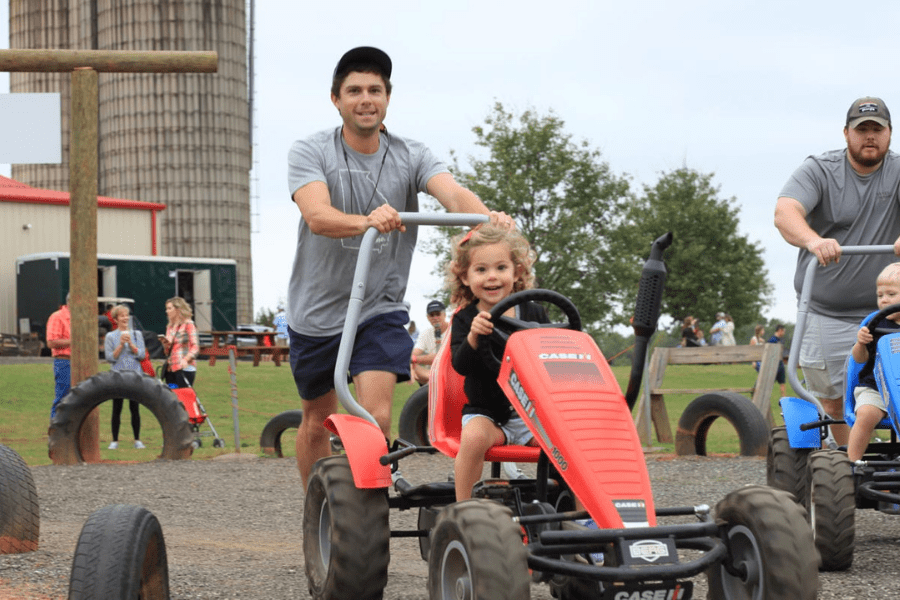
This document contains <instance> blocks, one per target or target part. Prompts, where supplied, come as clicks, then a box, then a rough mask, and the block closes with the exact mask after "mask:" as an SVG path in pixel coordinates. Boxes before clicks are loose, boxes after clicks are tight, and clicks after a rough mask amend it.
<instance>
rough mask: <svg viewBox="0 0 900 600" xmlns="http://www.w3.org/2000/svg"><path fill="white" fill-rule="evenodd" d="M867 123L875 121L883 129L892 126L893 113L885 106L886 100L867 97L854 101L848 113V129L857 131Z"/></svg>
mask: <svg viewBox="0 0 900 600" xmlns="http://www.w3.org/2000/svg"><path fill="white" fill-rule="evenodd" d="M866 121H875V122H876V123H878V124H879V125H881V126H882V127H890V126H891V111H889V110H888V107H887V106H885V104H884V100H882V99H881V98H874V97H871V96H866V97H865V98H859V99H857V100H854V101H853V104H851V105H850V110H848V111H847V127H849V128H850V129H856V127H857V126H858V125H859V124H860V123H864V122H866Z"/></svg>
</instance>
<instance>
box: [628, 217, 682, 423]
mask: <svg viewBox="0 0 900 600" xmlns="http://www.w3.org/2000/svg"><path fill="white" fill-rule="evenodd" d="M671 244H672V232H671V231H670V232H669V233H667V234H665V235H662V236H660V237H658V238H657V239H656V241H654V242H653V244H652V246H651V248H650V258H648V259H647V262H645V263H644V269H643V270H642V271H641V283H640V285H639V287H638V295H637V301H636V302H635V306H634V320H633V321H632V326H633V327H634V360H633V361H632V363H631V378H630V379H629V380H628V390H627V391H626V392H625V401H626V402H627V403H628V409H629V410H631V409H632V408H634V404H635V402H636V401H637V396H638V392H640V390H641V379H642V378H643V376H644V360H645V358H646V356H647V346H648V345H649V343H650V338H651V337H653V334H654V333H656V324H657V322H658V321H659V307H660V305H661V304H662V295H663V290H664V288H665V285H666V264H665V263H664V262H663V260H662V255H663V252H665V250H666V248H668V247H669V246H670V245H671Z"/></svg>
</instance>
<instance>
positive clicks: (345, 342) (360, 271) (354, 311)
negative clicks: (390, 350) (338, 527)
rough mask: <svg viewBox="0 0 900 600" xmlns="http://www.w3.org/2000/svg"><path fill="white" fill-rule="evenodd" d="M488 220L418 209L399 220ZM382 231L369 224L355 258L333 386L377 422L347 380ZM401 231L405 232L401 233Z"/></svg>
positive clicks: (347, 404)
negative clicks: (423, 211)
mask: <svg viewBox="0 0 900 600" xmlns="http://www.w3.org/2000/svg"><path fill="white" fill-rule="evenodd" d="M487 220H488V216H487V215H479V214H467V213H454V214H447V213H418V212H412V213H410V212H402V213H400V221H401V222H402V223H403V224H404V225H407V226H409V225H438V226H444V227H460V226H474V225H478V224H479V223H484V222H486V221H487ZM379 235H381V234H380V233H379V231H378V230H377V229H375V228H374V227H371V228H369V230H368V231H366V233H365V234H364V235H363V239H362V243H361V244H360V246H359V254H358V256H357V259H356V271H355V272H354V274H353V287H352V289H351V291H350V303H349V304H348V306H347V317H346V319H344V331H343V334H342V335H341V344H340V346H339V347H338V356H337V364H336V365H335V368H334V389H335V392H336V393H337V396H338V400H339V401H340V403H341V406H343V407H344V410H346V411H347V412H348V413H350V414H351V415H354V416H357V417H360V418H362V419H365V420H367V421H369V422H370V423H372V424H374V425H376V426H378V421H376V420H375V417H373V416H372V415H371V413H369V411H367V410H366V409H365V408H363V407H362V406H361V405H360V404H359V403H358V402H357V401H356V400H355V399H354V398H353V395H352V394H351V393H350V386H349V385H348V384H347V370H348V369H349V368H350V356H351V354H352V352H353V343H354V342H355V341H356V328H357V326H359V318H360V314H361V313H362V304H363V299H364V298H365V295H366V279H367V278H368V275H369V267H370V266H371V263H372V248H373V247H374V246H375V240H376V239H377V238H378V236H379ZM401 235H402V234H401Z"/></svg>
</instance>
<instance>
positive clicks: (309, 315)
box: [287, 127, 448, 337]
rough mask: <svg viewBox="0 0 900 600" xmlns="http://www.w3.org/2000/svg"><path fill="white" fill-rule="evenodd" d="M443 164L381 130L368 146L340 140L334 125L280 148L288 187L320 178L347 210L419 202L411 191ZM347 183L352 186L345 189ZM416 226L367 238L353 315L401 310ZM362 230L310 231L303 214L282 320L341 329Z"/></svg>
mask: <svg viewBox="0 0 900 600" xmlns="http://www.w3.org/2000/svg"><path fill="white" fill-rule="evenodd" d="M446 172H448V171H447V167H446V166H445V165H444V163H442V162H441V161H439V160H437V159H436V158H435V157H434V156H433V155H432V154H431V151H429V150H428V148H426V147H425V146H424V145H422V144H421V143H419V142H416V141H413V140H410V139H406V138H402V137H399V136H396V135H393V134H388V133H387V132H383V133H382V134H381V142H380V144H379V148H378V151H377V152H376V153H375V154H371V155H369V154H360V153H358V152H356V151H354V150H353V149H352V148H350V147H349V146H347V145H346V144H345V143H344V141H343V137H342V136H341V128H340V127H337V128H335V129H329V130H327V131H321V132H319V133H316V134H314V135H312V136H311V137H309V138H307V139H305V140H299V141H297V142H294V144H293V146H292V147H291V150H290V152H289V153H288V191H289V192H290V195H291V198H293V195H294V192H296V191H297V190H298V189H300V188H301V187H303V186H304V185H306V184H308V183H311V182H313V181H322V182H324V183H325V184H326V185H327V186H328V191H329V193H330V195H331V205H332V206H333V207H335V208H336V209H338V210H340V211H341V212H344V213H347V214H356V215H367V214H369V213H371V212H372V211H373V210H374V209H375V208H376V207H377V206H379V205H380V204H384V203H389V204H390V205H391V206H393V207H394V208H395V209H397V211H399V212H417V211H418V210H419V199H418V194H419V192H425V191H426V186H427V184H428V181H429V180H430V179H431V178H432V177H434V176H435V175H437V174H439V173H446ZM351 184H352V190H351ZM417 234H418V231H417V228H416V227H414V226H407V229H406V232H405V233H402V234H401V233H400V232H399V231H393V232H391V233H390V234H386V235H380V236H378V239H377V240H376V241H375V247H374V249H373V258H372V263H371V268H370V271H369V277H368V280H367V282H366V294H365V299H364V301H363V306H362V313H361V315H360V320H361V321H365V320H366V319H369V318H371V317H374V316H377V315H380V314H385V313H388V312H393V311H396V310H407V306H406V305H405V304H404V302H403V296H404V294H405V292H406V284H407V280H408V279H409V269H410V264H411V262H412V256H413V251H414V250H415V246H416V238H417ZM362 237H363V236H362V235H359V236H355V237H349V238H343V239H333V238H329V237H325V236H321V235H316V234H313V233H312V232H311V231H310V230H309V226H308V225H307V224H306V221H305V220H304V219H302V218H301V219H300V228H299V231H298V233H297V253H296V255H295V256H294V266H293V271H292V272H291V280H290V284H289V286H288V308H287V314H288V324H289V325H290V327H291V329H293V330H294V331H296V332H298V333H302V334H304V335H309V336H315V337H324V336H330V335H337V334H339V333H341V331H342V329H343V324H344V317H345V315H346V313H347V305H348V303H349V300H350V292H351V289H350V288H351V285H352V283H353V273H354V270H355V269H356V257H357V253H358V251H359V246H360V243H361V242H362Z"/></svg>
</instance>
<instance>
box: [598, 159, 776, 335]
mask: <svg viewBox="0 0 900 600" xmlns="http://www.w3.org/2000/svg"><path fill="white" fill-rule="evenodd" d="M712 178H713V175H712V174H702V173H698V172H697V171H694V170H691V169H688V168H686V167H683V168H681V169H676V170H674V171H671V172H668V173H663V174H662V175H661V176H660V178H659V181H658V182H657V183H656V185H654V186H646V185H645V186H644V190H643V195H642V196H640V197H636V198H634V200H633V202H632V203H630V205H629V206H628V207H627V209H626V212H625V214H624V222H623V223H622V225H621V226H620V227H618V228H616V230H615V231H613V232H612V234H611V237H612V247H613V248H614V249H615V250H616V252H617V253H618V254H619V256H620V259H621V260H623V261H624V262H625V263H626V264H627V265H628V266H629V269H630V272H627V271H626V275H625V280H624V281H622V282H620V283H621V285H620V289H622V290H624V291H625V294H624V295H623V297H622V299H621V300H622V306H623V313H622V316H623V317H624V319H627V317H628V316H629V315H630V311H631V310H632V309H633V306H634V297H635V295H636V292H637V289H636V287H634V286H633V285H629V282H633V281H636V277H637V273H638V272H639V270H640V268H641V265H642V264H643V261H644V259H645V258H646V256H647V254H648V252H649V248H650V246H649V244H650V242H651V241H652V240H653V239H655V238H656V237H658V236H660V235H663V234H664V233H666V232H668V231H671V232H672V233H673V236H674V241H673V243H672V245H671V246H670V247H669V249H668V250H667V251H666V253H665V255H664V257H665V261H666V266H667V269H668V278H667V280H666V290H665V293H664V295H663V302H662V313H663V314H664V315H668V316H669V317H671V318H672V319H674V320H678V319H682V318H683V317H685V316H686V315H688V314H691V315H693V316H695V317H697V318H698V319H700V320H701V321H702V322H703V324H704V325H706V327H707V328H708V327H709V324H711V322H712V321H713V320H714V317H715V314H716V312H718V311H724V312H727V313H729V314H730V315H731V316H732V317H733V318H734V321H735V324H736V325H737V326H743V325H745V324H747V323H756V322H760V319H761V316H760V315H761V311H762V308H763V307H764V306H766V305H767V304H768V303H769V301H770V298H771V294H772V285H771V284H770V283H769V281H768V278H767V271H766V269H765V266H764V262H763V258H762V248H761V247H760V245H759V244H758V243H756V242H752V241H750V240H749V239H748V238H747V236H745V235H741V234H740V233H739V232H738V224H739V219H738V216H739V214H738V213H739V209H738V207H737V206H735V204H736V201H735V199H734V198H727V199H725V198H721V197H720V196H719V188H718V187H717V186H714V185H713V184H712ZM624 319H623V322H624Z"/></svg>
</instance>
